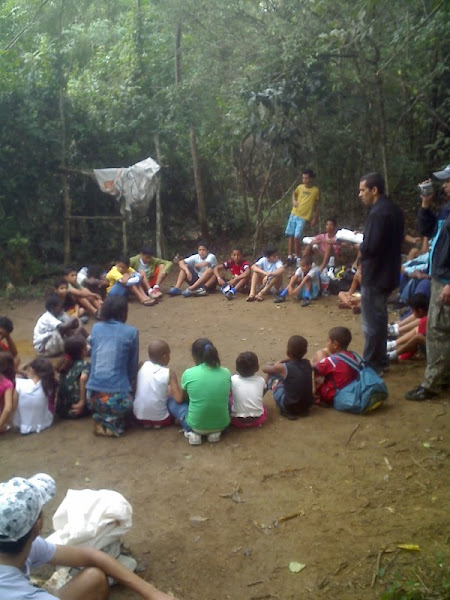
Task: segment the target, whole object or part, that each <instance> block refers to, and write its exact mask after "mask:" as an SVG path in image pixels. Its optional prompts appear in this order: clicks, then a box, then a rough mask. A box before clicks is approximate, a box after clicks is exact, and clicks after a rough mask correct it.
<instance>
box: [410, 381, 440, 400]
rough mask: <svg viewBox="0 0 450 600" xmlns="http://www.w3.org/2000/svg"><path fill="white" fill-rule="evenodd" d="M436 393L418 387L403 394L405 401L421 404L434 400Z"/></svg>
mask: <svg viewBox="0 0 450 600" xmlns="http://www.w3.org/2000/svg"><path fill="white" fill-rule="evenodd" d="M436 396H437V394H436V392H432V391H431V390H429V389H427V388H424V387H423V386H422V385H418V386H417V387H415V388H414V389H413V390H410V391H409V392H407V393H406V394H405V398H406V400H414V401H416V402H422V401H423V400H431V399H432V398H436Z"/></svg>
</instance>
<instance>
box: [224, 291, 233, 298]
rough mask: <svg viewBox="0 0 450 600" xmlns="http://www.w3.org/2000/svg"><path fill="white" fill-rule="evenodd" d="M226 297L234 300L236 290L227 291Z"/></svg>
mask: <svg viewBox="0 0 450 600" xmlns="http://www.w3.org/2000/svg"><path fill="white" fill-rule="evenodd" d="M225 298H226V299H227V300H233V298H234V292H232V291H231V290H230V291H229V292H227V293H226V294H225Z"/></svg>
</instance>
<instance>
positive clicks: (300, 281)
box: [274, 256, 320, 306]
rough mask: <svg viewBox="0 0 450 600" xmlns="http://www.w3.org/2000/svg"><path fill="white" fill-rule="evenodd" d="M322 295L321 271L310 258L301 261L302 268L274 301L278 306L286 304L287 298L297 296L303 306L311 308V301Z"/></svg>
mask: <svg viewBox="0 0 450 600" xmlns="http://www.w3.org/2000/svg"><path fill="white" fill-rule="evenodd" d="M319 294H320V274H319V269H318V268H317V267H316V265H315V264H314V263H313V262H312V259H311V257H310V256H303V257H302V258H301V259H300V266H299V267H298V269H297V270H296V271H295V273H294V275H292V277H291V279H290V281H289V284H288V286H287V287H286V288H285V289H284V290H283V291H282V292H280V293H279V294H278V296H277V297H276V298H275V299H274V302H275V303H276V304H278V303H280V302H284V301H285V300H286V296H288V295H289V296H297V298H298V299H299V300H301V301H302V306H309V305H310V304H311V300H316V299H317V298H318V297H319Z"/></svg>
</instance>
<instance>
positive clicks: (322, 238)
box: [303, 217, 341, 273]
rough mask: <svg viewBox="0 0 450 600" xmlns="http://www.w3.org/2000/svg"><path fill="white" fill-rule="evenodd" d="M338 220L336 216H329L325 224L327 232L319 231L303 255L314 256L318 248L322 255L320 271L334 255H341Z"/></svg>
mask: <svg viewBox="0 0 450 600" xmlns="http://www.w3.org/2000/svg"><path fill="white" fill-rule="evenodd" d="M336 233H337V221H336V218H335V217H328V219H327V220H326V225H325V233H319V235H316V236H315V237H313V238H312V240H311V242H310V243H309V244H308V245H307V246H306V247H305V249H304V251H303V256H311V257H312V256H313V252H314V250H316V249H317V250H318V251H319V252H320V254H321V255H322V260H321V263H320V266H319V273H321V272H322V271H323V269H324V268H325V267H326V266H327V265H328V262H329V260H330V258H331V257H332V256H334V257H340V255H341V243H340V242H339V241H338V240H337V239H336Z"/></svg>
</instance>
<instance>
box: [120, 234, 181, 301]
mask: <svg viewBox="0 0 450 600" xmlns="http://www.w3.org/2000/svg"><path fill="white" fill-rule="evenodd" d="M154 254H155V253H154V251H153V248H151V247H150V246H143V248H142V250H141V253H140V254H136V256H132V257H131V258H130V266H131V268H132V269H134V270H135V271H137V272H138V273H139V275H140V276H141V277H142V285H143V287H144V289H145V291H146V292H147V294H148V295H149V296H150V298H156V299H158V298H161V296H162V292H161V288H160V285H161V283H162V282H163V281H164V279H165V278H166V277H167V275H168V274H169V272H170V269H171V268H172V266H173V263H172V261H170V260H163V259H162V258H157V257H156V256H154Z"/></svg>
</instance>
